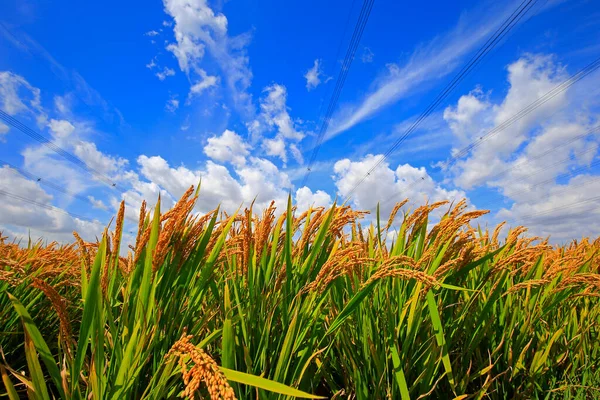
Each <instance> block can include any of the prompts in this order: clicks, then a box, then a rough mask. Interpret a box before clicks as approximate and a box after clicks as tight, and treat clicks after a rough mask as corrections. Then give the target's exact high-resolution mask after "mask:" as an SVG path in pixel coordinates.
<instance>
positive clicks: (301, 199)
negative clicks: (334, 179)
mask: <svg viewBox="0 0 600 400" xmlns="http://www.w3.org/2000/svg"><path fill="white" fill-rule="evenodd" d="M332 203H333V202H332V201H331V196H330V195H329V194H328V193H327V192H325V191H323V190H317V191H315V192H314V193H313V191H312V190H310V188H309V187H307V186H303V187H301V188H300V189H298V190H296V205H297V206H298V211H299V212H302V211H304V210H307V209H308V208H309V207H329V206H331V204H332Z"/></svg>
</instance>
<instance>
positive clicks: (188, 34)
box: [163, 0, 253, 114]
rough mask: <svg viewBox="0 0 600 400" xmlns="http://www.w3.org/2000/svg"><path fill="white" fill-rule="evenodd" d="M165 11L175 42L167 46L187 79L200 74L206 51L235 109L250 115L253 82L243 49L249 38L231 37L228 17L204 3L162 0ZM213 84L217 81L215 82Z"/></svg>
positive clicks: (204, 0)
mask: <svg viewBox="0 0 600 400" xmlns="http://www.w3.org/2000/svg"><path fill="white" fill-rule="evenodd" d="M163 1H164V5H165V12H166V13H167V14H169V15H170V16H171V17H173V21H174V22H175V26H174V27H173V33H174V35H175V43H171V44H169V45H168V46H167V50H169V51H171V52H172V53H173V54H174V55H175V57H177V60H178V61H179V67H180V68H181V70H182V71H184V72H185V73H186V74H187V75H188V76H190V75H192V74H199V73H200V72H199V71H200V70H202V69H201V68H200V62H201V61H202V59H203V57H204V54H205V51H208V53H209V54H210V55H211V57H212V58H213V59H214V60H215V61H216V62H217V64H218V65H219V67H220V69H221V70H222V71H223V74H224V76H225V83H226V84H227V87H228V89H229V90H230V92H231V94H232V98H233V101H234V103H235V104H236V106H237V107H238V108H239V109H240V110H241V111H243V112H246V113H248V114H251V113H252V112H253V105H252V97H251V95H250V94H249V93H248V92H247V89H248V87H249V86H250V83H251V81H252V72H251V71H250V68H249V67H248V56H247V55H246V47H247V45H248V42H249V39H250V36H249V35H248V34H242V35H238V36H235V37H230V36H229V35H228V30H227V17H225V15H223V14H222V13H215V11H214V10H213V9H212V8H211V7H210V6H209V5H208V4H207V1H206V0H163ZM215 83H216V82H215Z"/></svg>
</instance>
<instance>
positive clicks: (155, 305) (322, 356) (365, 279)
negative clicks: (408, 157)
mask: <svg viewBox="0 0 600 400" xmlns="http://www.w3.org/2000/svg"><path fill="white" fill-rule="evenodd" d="M195 201H196V197H195V194H194V192H193V191H192V190H190V191H188V193H186V195H185V196H184V197H183V198H182V199H181V200H180V201H179V202H178V203H177V205H176V206H175V207H174V208H173V209H171V210H170V211H168V212H166V213H164V214H161V213H160V206H157V207H156V208H155V210H154V212H153V213H146V210H145V207H143V208H142V210H141V218H140V220H141V222H140V226H139V232H138V236H137V239H136V243H135V245H134V246H132V251H131V252H130V255H129V257H119V254H122V253H123V252H122V251H121V249H120V247H121V246H120V242H121V236H122V223H123V215H124V210H123V207H121V210H120V212H119V215H118V217H117V220H116V227H115V229H114V231H113V232H110V233H109V231H108V230H107V231H106V233H105V234H104V236H103V238H102V240H101V241H100V242H99V243H87V242H84V241H82V240H81V239H80V238H79V237H78V236H77V235H76V239H77V240H76V242H75V243H74V244H72V245H69V246H63V247H59V246H57V245H48V246H42V245H40V244H30V245H29V246H27V248H23V247H19V246H17V245H16V244H13V243H8V242H6V241H5V240H3V241H2V242H1V244H0V263H1V264H0V332H1V335H0V346H1V349H2V359H1V360H0V365H1V366H0V372H1V373H2V380H3V383H4V391H5V395H6V394H7V395H8V397H9V398H11V399H13V398H15V399H16V398H19V397H27V396H29V397H30V398H34V399H46V398H53V397H54V398H62V399H71V398H73V399H83V398H92V399H105V398H106V399H108V398H113V399H141V398H151V399H159V398H172V397H174V396H176V395H188V396H190V397H193V396H196V397H199V396H210V397H211V398H232V397H234V396H235V397H237V398H241V399H247V398H260V399H270V398H286V395H294V394H295V395H307V394H306V393H310V394H313V395H317V396H324V397H328V398H332V397H333V398H338V399H341V398H357V399H379V398H382V399H383V398H393V399H396V398H398V399H400V398H402V399H408V398H412V399H416V398H420V397H421V398H422V397H428V396H429V397H431V398H453V397H458V398H461V399H464V398H484V397H485V398H556V397H559V398H573V397H579V398H593V397H596V396H599V395H600V391H599V387H600V372H599V371H600V341H599V339H600V331H599V328H600V306H599V298H598V296H599V295H600V270H599V264H600V254H599V252H600V241H599V240H596V241H593V242H592V241H590V240H587V239H584V240H582V241H580V242H573V243H571V244H569V245H567V246H565V247H552V246H549V245H548V244H547V243H546V242H545V241H543V240H540V239H535V238H527V237H524V235H523V234H524V231H525V230H524V229H522V228H515V229H512V230H510V231H509V233H508V235H505V237H504V238H503V239H502V240H499V239H498V236H499V232H500V227H499V228H497V229H496V230H495V231H493V232H488V231H481V230H479V229H477V228H474V227H473V224H474V222H473V220H475V219H476V218H477V217H479V216H481V215H482V214H483V213H484V212H480V211H468V212H467V211H466V209H465V205H464V203H460V204H458V205H456V206H454V207H450V208H448V206H447V205H446V204H443V203H436V204H431V205H428V206H424V207H421V208H418V209H416V210H413V211H412V212H410V213H407V214H404V215H402V216H401V215H398V216H397V217H396V215H395V214H396V213H395V212H394V213H393V214H394V215H392V217H391V218H390V220H389V221H387V223H386V221H381V222H376V223H374V224H372V225H371V226H370V227H368V229H363V227H361V225H360V220H361V219H362V217H363V216H364V213H361V212H358V211H354V210H352V209H351V208H349V207H346V206H342V207H340V206H337V207H335V206H334V207H333V208H331V209H328V210H325V209H321V208H319V209H312V210H309V211H307V212H305V213H302V214H301V215H297V214H296V213H295V210H294V209H293V208H292V207H291V205H289V206H288V208H287V210H285V212H284V213H283V214H282V215H276V214H275V212H276V210H275V209H274V208H268V209H267V210H266V211H264V212H263V213H262V215H261V216H256V215H253V213H252V210H245V211H243V212H240V213H236V214H234V215H227V214H225V213H222V212H219V211H218V210H215V211H214V212H212V213H209V214H208V215H206V216H195V215H194V214H192V209H193V207H194V204H195ZM401 205H402V203H400V204H399V205H398V207H397V208H396V211H397V210H398V208H399V207H400V206H401ZM436 208H437V209H443V208H447V209H448V212H447V213H446V214H445V216H444V217H443V218H442V219H441V221H440V222H439V223H438V224H437V225H435V226H434V227H433V228H431V226H429V228H428V216H429V213H430V212H431V211H432V210H434V209H436ZM396 220H398V221H396ZM392 232H395V234H393V235H392ZM392 237H393V238H394V243H393V244H392V243H389V242H390V239H386V238H392ZM386 242H387V243H386ZM277 383H281V384H283V385H281V384H277ZM299 391H302V392H304V394H303V393H301V392H299ZM0 395H1V393H0Z"/></svg>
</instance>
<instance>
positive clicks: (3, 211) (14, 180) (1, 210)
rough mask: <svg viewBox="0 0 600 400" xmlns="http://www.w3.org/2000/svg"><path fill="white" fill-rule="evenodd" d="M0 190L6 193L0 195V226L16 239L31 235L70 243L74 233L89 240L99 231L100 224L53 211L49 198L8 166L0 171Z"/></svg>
mask: <svg viewBox="0 0 600 400" xmlns="http://www.w3.org/2000/svg"><path fill="white" fill-rule="evenodd" d="M0 188H1V189H2V190H3V191H5V192H8V193H9V195H5V194H4V193H0V198H1V199H2V201H0V226H2V227H3V229H5V230H8V231H9V233H11V234H12V235H13V236H16V237H17V238H22V237H25V238H26V237H27V235H28V234H29V233H31V236H32V238H33V239H37V238H39V237H43V238H44V239H46V240H49V241H51V240H57V241H60V242H67V241H72V234H71V233H72V232H73V231H74V230H75V231H77V232H80V233H81V234H82V236H83V237H84V238H87V239H88V240H92V239H93V238H94V236H95V235H97V234H100V233H101V232H102V224H100V223H99V222H87V221H84V220H81V219H78V218H75V217H72V216H70V215H67V214H64V213H62V212H59V211H56V210H55V209H53V208H52V199H53V198H52V196H51V195H49V194H48V193H46V192H45V191H44V190H43V189H42V188H41V187H40V186H39V185H38V184H37V183H36V182H33V181H30V180H28V179H26V178H24V177H23V176H21V175H20V174H19V173H17V172H16V171H14V170H12V169H11V168H9V167H8V166H4V167H2V168H0ZM12 196H17V198H15V197H12ZM19 197H20V198H26V199H31V200H34V201H35V202H36V203H39V204H42V205H44V206H45V207H47V208H44V207H42V206H38V205H36V204H30V203H27V202H24V201H22V200H20V199H19ZM63 211H64V210H63Z"/></svg>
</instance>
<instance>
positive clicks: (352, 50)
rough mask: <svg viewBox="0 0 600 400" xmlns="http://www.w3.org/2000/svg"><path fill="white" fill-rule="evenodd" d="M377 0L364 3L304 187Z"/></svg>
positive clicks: (305, 177)
mask: <svg viewBox="0 0 600 400" xmlns="http://www.w3.org/2000/svg"><path fill="white" fill-rule="evenodd" d="M374 2H375V0H365V1H364V2H363V6H362V8H361V11H360V15H359V17H358V20H357V22H356V25H355V26H354V32H353V34H352V38H351V39H350V44H349V45H348V50H347V51H346V56H345V57H344V62H343V63H342V67H341V69H340V72H339V74H338V77H337V80H336V84H335V88H334V90H333V94H332V95H331V98H330V100H329V106H328V107H327V111H326V112H325V117H324V118H323V123H322V124H321V128H320V129H319V133H318V135H317V139H316V145H315V148H314V149H313V152H312V154H311V157H310V160H309V162H308V165H307V167H306V173H305V175H304V178H303V179H302V185H301V186H305V185H306V182H307V180H308V176H309V175H310V173H311V167H312V165H313V164H314V162H315V160H316V158H317V155H318V153H319V149H320V148H321V145H322V142H323V138H324V137H325V133H326V132H327V129H328V128H329V121H330V120H331V116H332V114H333V111H334V110H335V108H336V105H337V102H338V100H339V97H340V94H341V92H342V87H343V86H344V83H345V82H346V77H347V76H348V72H349V70H350V65H351V64H352V61H353V60H354V55H355V54H356V49H357V48H358V44H359V43H360V39H361V37H362V34H363V32H364V29H365V26H366V25H367V21H368V20H369V16H370V14H371V10H372V9H373V4H374Z"/></svg>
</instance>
